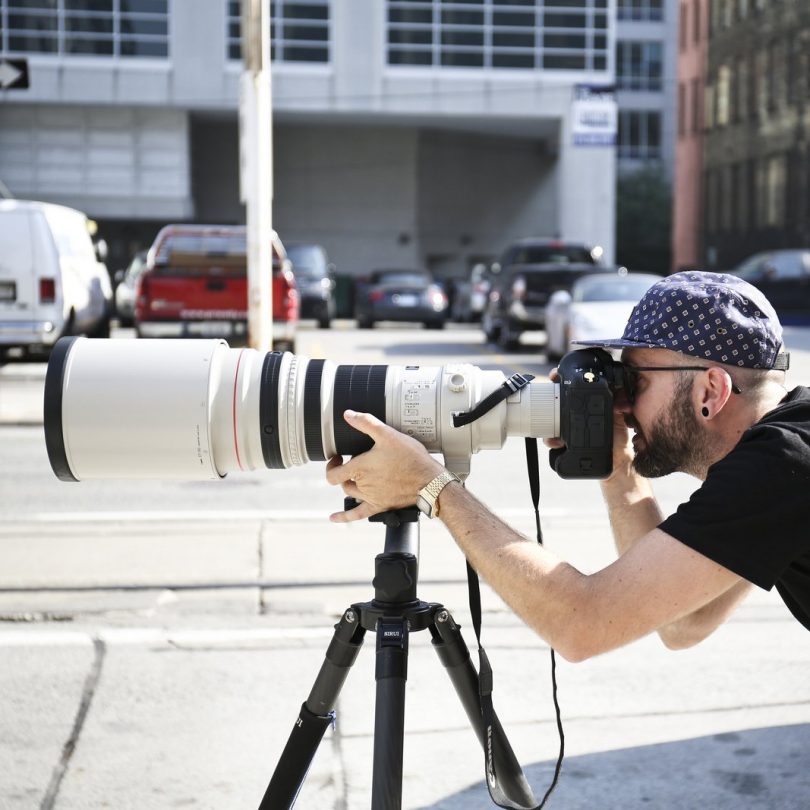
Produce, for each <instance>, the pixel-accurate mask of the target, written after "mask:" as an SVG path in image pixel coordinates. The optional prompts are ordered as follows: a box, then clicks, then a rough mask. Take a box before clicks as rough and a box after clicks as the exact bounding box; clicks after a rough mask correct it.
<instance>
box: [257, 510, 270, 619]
mask: <svg viewBox="0 0 810 810" xmlns="http://www.w3.org/2000/svg"><path fill="white" fill-rule="evenodd" d="M267 528H268V527H267V521H265V520H263V521H262V523H261V526H260V527H259V548H258V549H257V560H256V563H257V566H258V571H257V572H256V584H257V586H258V588H259V604H258V609H259V615H260V616H263V615H264V614H265V613H266V611H267V605H266V604H265V601H264V585H263V583H264V539H265V534H266V532H267Z"/></svg>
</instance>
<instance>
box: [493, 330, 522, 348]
mask: <svg viewBox="0 0 810 810" xmlns="http://www.w3.org/2000/svg"><path fill="white" fill-rule="evenodd" d="M519 338H520V332H518V333H515V332H512V331H510V330H509V327H506V326H504V327H503V328H502V329H501V331H500V334H499V335H498V340H497V343H498V346H500V347H501V348H502V349H504V350H505V351H512V350H513V349H516V348H517V345H518V343H519Z"/></svg>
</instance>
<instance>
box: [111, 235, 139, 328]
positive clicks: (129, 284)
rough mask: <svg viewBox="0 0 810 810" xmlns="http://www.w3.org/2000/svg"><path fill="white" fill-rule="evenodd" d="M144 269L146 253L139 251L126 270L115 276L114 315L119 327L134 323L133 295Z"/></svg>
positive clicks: (119, 271)
mask: <svg viewBox="0 0 810 810" xmlns="http://www.w3.org/2000/svg"><path fill="white" fill-rule="evenodd" d="M145 269H146V251H145V250H141V251H139V252H138V253H136V254H135V255H134V256H133V257H132V261H131V262H130V263H129V266H128V267H127V268H126V270H118V271H117V272H116V274H115V282H116V285H117V286H116V288H115V314H116V315H117V316H118V322H119V323H120V324H121V326H132V325H133V324H134V323H135V294H136V292H137V287H138V279H139V278H140V277H141V273H143V271H144V270H145Z"/></svg>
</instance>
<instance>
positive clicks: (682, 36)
mask: <svg viewBox="0 0 810 810" xmlns="http://www.w3.org/2000/svg"><path fill="white" fill-rule="evenodd" d="M688 18H689V6H688V5H687V4H686V3H681V16H680V20H679V22H678V50H679V51H681V53H683V51H685V50H686V37H687V31H688V27H689V20H688Z"/></svg>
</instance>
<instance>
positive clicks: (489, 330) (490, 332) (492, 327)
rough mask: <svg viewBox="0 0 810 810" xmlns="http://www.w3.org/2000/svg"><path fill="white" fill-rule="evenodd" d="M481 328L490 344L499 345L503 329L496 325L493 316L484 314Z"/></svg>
mask: <svg viewBox="0 0 810 810" xmlns="http://www.w3.org/2000/svg"><path fill="white" fill-rule="evenodd" d="M481 327H482V328H483V330H484V336H485V337H486V339H487V342H489V343H497V342H498V339H499V337H500V335H501V328H500V327H499V326H498V325H497V324H496V323H495V321H494V320H493V318H492V316H491V315H487V314H486V313H484V317H483V318H482V319H481Z"/></svg>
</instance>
